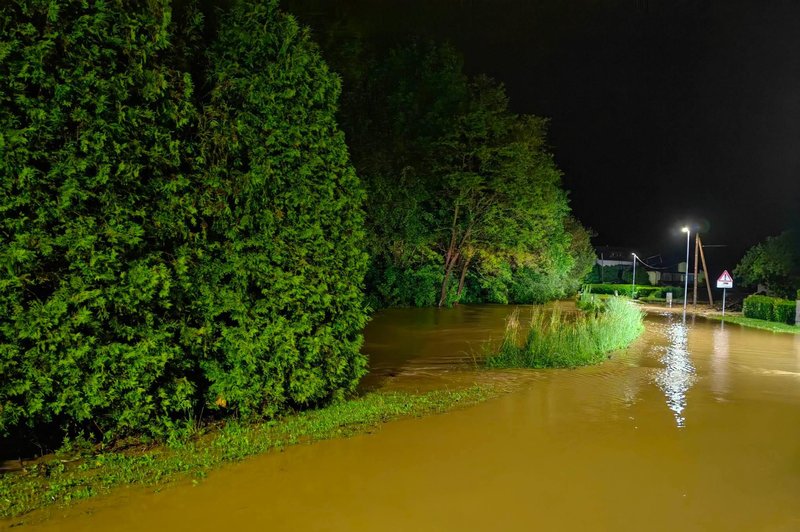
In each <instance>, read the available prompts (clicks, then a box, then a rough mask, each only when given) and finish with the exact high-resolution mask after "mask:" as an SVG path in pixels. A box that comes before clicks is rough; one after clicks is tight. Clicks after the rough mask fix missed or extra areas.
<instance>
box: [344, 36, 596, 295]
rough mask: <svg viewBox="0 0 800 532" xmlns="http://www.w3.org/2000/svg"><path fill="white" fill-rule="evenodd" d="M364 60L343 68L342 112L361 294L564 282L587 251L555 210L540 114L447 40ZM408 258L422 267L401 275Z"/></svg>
mask: <svg viewBox="0 0 800 532" xmlns="http://www.w3.org/2000/svg"><path fill="white" fill-rule="evenodd" d="M363 61H364V58H363V57H356V58H354V59H353V58H351V59H350V60H349V62H348V60H343V62H344V63H345V64H349V63H352V62H362V63H363ZM367 64H368V65H370V66H369V67H368V68H366V69H362V70H357V69H352V68H345V69H344V70H345V71H346V72H355V74H353V79H352V80H350V81H351V82H350V84H349V86H350V87H351V89H350V94H349V96H348V98H346V100H345V102H346V104H345V106H344V108H343V112H342V120H343V126H344V128H345V129H346V130H347V132H348V138H349V139H350V146H351V149H352V152H353V158H354V162H355V165H356V168H357V169H358V171H359V174H360V176H361V178H362V179H363V180H364V182H365V185H366V187H367V193H368V197H369V201H368V203H367V226H368V235H369V236H368V242H369V248H370V252H371V253H370V254H371V258H372V261H371V268H370V273H369V275H368V277H367V279H368V289H369V291H370V292H371V294H372V296H373V301H374V304H376V305H396V304H400V305H419V304H421V303H422V304H429V303H430V302H431V301H433V302H434V303H435V304H439V305H442V304H452V303H455V302H458V301H466V302H483V301H490V302H499V303H506V302H511V301H525V302H532V301H543V300H547V299H552V298H553V297H561V296H563V295H565V294H566V293H567V292H569V291H574V290H577V288H578V286H579V284H580V282H581V280H582V279H583V277H584V276H585V275H586V273H587V271H588V269H589V268H590V267H591V263H592V262H593V260H594V259H593V257H594V253H593V251H592V249H591V245H590V244H589V235H588V233H587V231H586V230H585V229H584V228H583V227H581V226H580V224H579V223H577V222H576V221H575V220H574V219H573V218H571V217H570V216H569V206H568V203H567V196H566V193H565V191H564V190H563V189H562V188H561V173H560V171H559V170H558V168H557V167H556V166H555V163H554V162H553V158H552V156H551V154H550V153H549V152H548V150H547V146H546V121H545V120H543V119H541V118H538V117H535V116H525V115H516V114H514V113H513V112H511V111H510V109H509V102H508V98H507V97H506V94H505V90H504V89H503V87H502V86H501V85H499V84H497V83H495V82H494V81H492V80H490V79H488V78H486V77H476V78H473V79H470V78H469V77H468V76H466V75H465V74H464V73H463V66H462V63H461V60H460V58H459V57H458V55H457V54H456V53H455V52H454V51H453V50H452V49H450V48H449V47H447V46H436V45H426V44H422V43H419V42H414V43H411V44H409V45H407V46H404V47H399V48H396V49H394V50H392V51H391V52H389V53H388V54H386V55H385V57H383V58H381V59H380V60H377V61H373V62H372V63H367ZM414 272H419V273H422V272H425V275H424V281H423V282H419V283H417V284H413V283H409V282H408V281H409V280H410V279H413V278H414V277H415V274H414ZM434 272H438V273H436V275H433V273H434ZM433 277H436V278H438V286H436V287H435V288H433V287H432V286H431V283H430V282H428V281H429V280H430V279H432V278H433ZM407 287H408V288H412V289H411V290H408V289H407ZM432 288H433V290H435V292H436V293H435V294H434V295H433V296H431V295H430V293H429V292H430V291H431V290H432Z"/></svg>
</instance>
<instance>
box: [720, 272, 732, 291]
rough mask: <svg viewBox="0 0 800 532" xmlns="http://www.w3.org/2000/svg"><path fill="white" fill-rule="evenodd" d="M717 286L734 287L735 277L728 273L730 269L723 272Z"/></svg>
mask: <svg viewBox="0 0 800 532" xmlns="http://www.w3.org/2000/svg"><path fill="white" fill-rule="evenodd" d="M717 288H733V277H731V274H729V273H728V270H725V271H724V272H722V275H720V276H719V279H717Z"/></svg>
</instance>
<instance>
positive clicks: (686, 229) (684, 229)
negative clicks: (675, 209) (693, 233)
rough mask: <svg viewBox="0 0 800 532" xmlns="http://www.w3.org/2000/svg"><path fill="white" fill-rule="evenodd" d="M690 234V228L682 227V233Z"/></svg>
mask: <svg viewBox="0 0 800 532" xmlns="http://www.w3.org/2000/svg"><path fill="white" fill-rule="evenodd" d="M688 232H689V228H688V227H682V228H681V233H688Z"/></svg>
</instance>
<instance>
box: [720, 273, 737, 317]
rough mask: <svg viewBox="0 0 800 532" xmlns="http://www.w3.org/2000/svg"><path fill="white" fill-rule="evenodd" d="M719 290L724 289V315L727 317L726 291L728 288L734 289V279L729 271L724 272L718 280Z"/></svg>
mask: <svg viewBox="0 0 800 532" xmlns="http://www.w3.org/2000/svg"><path fill="white" fill-rule="evenodd" d="M717 288H722V315H723V316H724V315H725V291H726V290H728V288H733V277H731V274H729V273H728V270H725V271H724V272H722V275H720V276H719V279H717Z"/></svg>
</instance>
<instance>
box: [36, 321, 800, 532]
mask: <svg viewBox="0 0 800 532" xmlns="http://www.w3.org/2000/svg"><path fill="white" fill-rule="evenodd" d="M510 310H511V309H510V308H509V307H499V306H474V307H467V306H463V307H460V308H456V309H448V310H434V309H423V310H420V309H415V310H414V309H396V310H389V311H385V312H382V313H380V314H379V315H378V316H376V317H375V319H374V320H373V321H372V322H371V323H370V325H369V327H368V329H367V332H366V337H367V343H366V346H365V349H366V351H367V352H369V353H370V354H371V356H372V368H373V372H372V374H371V376H370V377H369V378H368V379H367V380H366V381H365V384H364V385H365V387H366V388H373V389H374V388H401V389H402V388H405V389H409V388H411V389H415V388H419V389H428V388H432V387H437V386H443V385H448V383H456V384H454V385H463V384H464V383H468V382H470V381H471V380H479V379H482V378H486V377H485V376H486V375H487V374H491V372H486V371H482V370H477V369H475V367H474V363H473V360H474V358H475V357H476V356H478V355H479V354H480V352H481V346H482V342H483V341H485V340H486V339H488V338H495V339H497V338H499V336H500V334H501V331H502V328H503V322H504V319H505V317H506V315H507V314H508V313H509V312H510ZM646 325H647V330H646V332H645V333H644V335H643V336H642V337H641V338H640V339H639V340H637V342H636V343H635V344H634V345H633V346H632V347H631V348H630V349H628V350H626V351H622V352H619V353H617V354H615V356H614V357H613V358H612V359H611V360H609V361H607V362H605V363H603V364H600V365H598V366H594V367H588V368H582V369H577V370H548V371H530V372H527V371H526V372H521V373H522V374H524V375H527V377H526V379H527V380H525V381H524V383H523V384H522V385H519V386H517V387H516V389H515V391H513V392H510V393H507V394H505V395H502V396H500V397H498V398H495V399H492V400H490V401H487V402H485V403H482V404H480V405H478V406H474V407H470V408H465V409H462V410H457V411H454V412H450V413H447V414H444V415H438V416H432V417H427V418H423V419H411V420H404V421H398V422H394V423H389V424H387V425H385V426H384V427H383V428H382V429H381V430H380V431H379V432H377V433H375V434H367V435H361V436H356V437H352V438H347V439H340V440H331V441H325V442H319V443H315V444H312V445H300V446H296V447H292V448H288V449H286V451H285V452H280V453H278V452H276V453H270V454H266V455H262V456H258V457H255V458H252V459H249V460H246V461H244V462H242V463H239V464H235V465H231V466H228V467H225V468H222V469H220V470H217V471H215V472H213V473H211V474H210V475H209V477H208V478H207V479H206V480H205V481H203V482H201V483H200V484H199V485H197V486H192V485H189V484H180V485H177V486H173V487H169V488H167V489H165V490H163V491H162V492H160V493H155V494H154V493H152V489H150V490H147V489H145V488H130V489H121V490H117V491H116V492H114V493H113V494H112V495H111V496H108V497H101V498H98V499H93V500H88V501H84V502H83V503H81V504H78V505H76V506H74V507H71V508H69V509H66V510H64V509H51V510H48V512H47V513H48V514H49V515H48V516H47V517H48V518H47V519H45V520H40V522H39V524H38V525H36V526H23V527H21V528H20V529H21V530H64V531H66V530H70V531H71V530H103V531H105V530H213V531H222V530H354V531H361V530H398V531H400V530H402V531H421V530H432V531H433V530H615V531H616V530H636V531H640V530H681V531H684V530H720V531H731V530H747V531H750V530H786V531H790V530H793V531H796V530H800V336H798V335H779V334H773V333H770V332H766V331H759V330H755V329H745V328H742V327H740V326H734V325H730V324H727V325H726V324H722V323H720V322H712V321H706V320H704V319H702V318H697V319H695V320H693V319H692V318H691V317H689V318H687V320H686V322H685V323H684V321H683V320H682V317H681V316H680V315H659V314H658V313H651V314H650V315H648V317H647V321H646ZM512 374H513V373H512ZM497 375H498V376H501V377H498V378H504V379H507V378H511V377H509V376H508V374H502V373H497Z"/></svg>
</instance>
